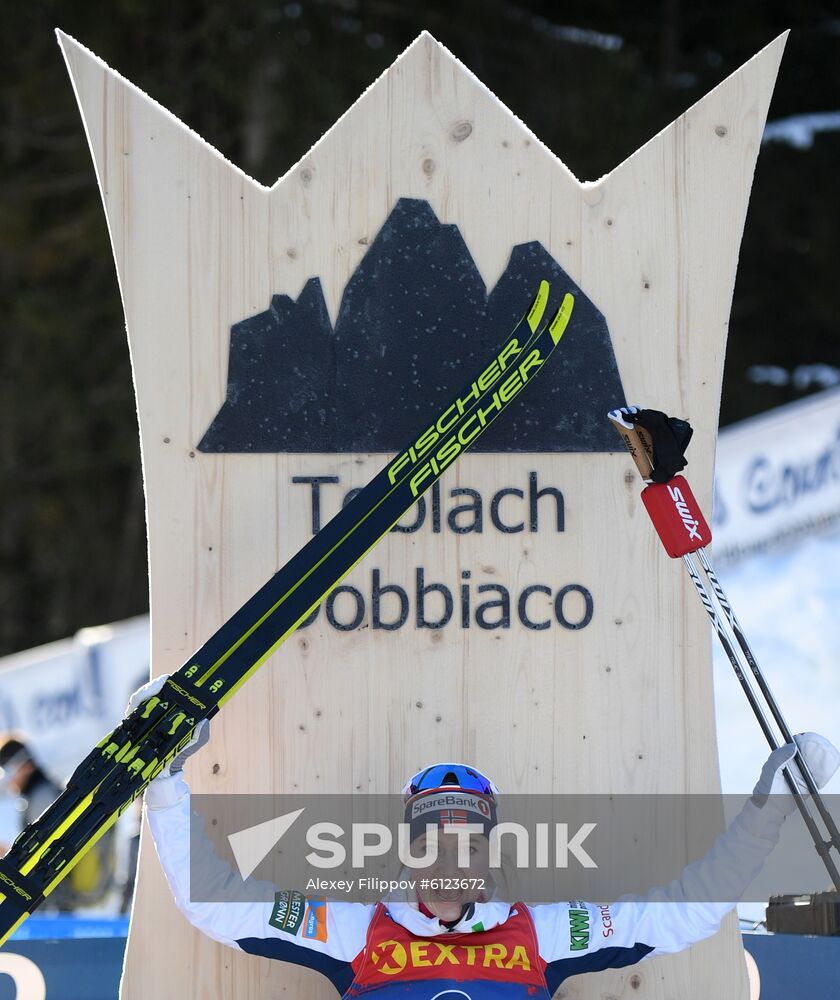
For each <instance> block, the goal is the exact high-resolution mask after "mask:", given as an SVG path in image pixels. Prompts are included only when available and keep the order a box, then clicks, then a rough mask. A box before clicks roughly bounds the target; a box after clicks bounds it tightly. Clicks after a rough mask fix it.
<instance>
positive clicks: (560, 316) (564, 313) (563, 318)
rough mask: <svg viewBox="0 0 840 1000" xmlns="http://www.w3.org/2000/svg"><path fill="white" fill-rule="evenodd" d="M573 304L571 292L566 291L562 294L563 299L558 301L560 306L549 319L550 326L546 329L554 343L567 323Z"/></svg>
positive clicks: (573, 299)
mask: <svg viewBox="0 0 840 1000" xmlns="http://www.w3.org/2000/svg"><path fill="white" fill-rule="evenodd" d="M574 306H575V297H574V295H572V293H571V292H566V294H565V295H564V296H563V301H562V302H561V303H560V308H559V309H558V310H557V312H556V313H555V315H554V319H553V320H552V321H551V326H549V328H548V330H549V333H550V334H551V339H552V340H553V341H554V343H555V344H556V343H557V342H558V341H559V340H560V338H561V337H562V336H563V334H564V333H565V331H566V327H567V326H568V325H569V319H570V318H571V315H572V309H574Z"/></svg>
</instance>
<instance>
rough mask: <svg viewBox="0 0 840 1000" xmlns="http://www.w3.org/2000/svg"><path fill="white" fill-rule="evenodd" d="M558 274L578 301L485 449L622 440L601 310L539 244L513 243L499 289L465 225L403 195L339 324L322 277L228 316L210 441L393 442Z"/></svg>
mask: <svg viewBox="0 0 840 1000" xmlns="http://www.w3.org/2000/svg"><path fill="white" fill-rule="evenodd" d="M542 278H545V279H547V280H548V281H550V282H551V298H550V301H549V307H548V309H547V311H546V317H548V316H550V314H551V312H552V311H553V310H554V309H556V308H557V306H558V305H559V304H560V301H561V300H562V298H563V295H564V294H565V292H572V293H573V294H574V295H575V297H576V301H575V307H574V313H573V316H572V320H571V322H570V323H569V327H568V329H567V330H566V333H565V334H564V336H563V340H562V341H561V342H560V346H559V347H558V348H557V351H556V353H555V355H554V357H553V358H552V361H551V364H550V366H549V367H548V368H547V369H546V371H545V372H544V373H542V374H541V375H540V377H539V378H538V379H536V380H535V381H534V383H533V385H531V386H530V387H529V388H528V389H527V391H526V392H524V393H523V394H522V396H521V397H520V398H519V399H517V400H516V402H515V403H513V404H512V405H511V406H510V408H509V409H508V410H507V411H506V412H505V414H504V417H503V418H502V419H500V420H498V421H497V422H496V423H494V424H493V425H492V426H491V427H489V428H488V429H487V431H486V433H485V434H483V435H482V436H481V438H479V440H478V442H477V443H476V447H475V448H474V450H476V451H494V452H505V451H519V452H564V451H572V452H590V451H596V452H597V451H614V450H615V448H616V443H615V432H614V431H613V429H612V427H611V426H610V424H609V422H608V421H607V419H606V413H607V411H608V410H611V409H613V408H614V407H616V406H621V405H623V404H624V402H625V400H624V391H623V389H622V386H621V378H620V376H619V373H618V367H617V365H616V362H615V355H614V354H613V349H612V343H611V341H610V334H609V330H608V329H607V324H606V321H605V320H604V317H603V316H602V315H601V313H600V312H599V311H598V310H597V309H596V308H595V306H594V305H593V304H592V303H591V302H590V301H589V299H588V298H587V297H586V296H585V295H584V294H583V292H581V290H580V289H579V288H578V286H577V285H576V284H575V283H574V282H573V281H572V280H571V278H570V277H569V276H568V275H567V274H566V272H565V271H564V270H563V269H562V268H561V267H560V265H559V264H558V263H557V262H556V261H555V260H554V258H553V257H552V256H551V255H550V254H549V253H548V251H547V250H546V249H545V248H544V247H543V246H542V245H541V244H540V243H536V242H534V243H525V244H522V245H520V246H516V247H514V248H513V251H512V253H511V255H510V260H509V262H508V265H507V267H506V268H505V272H504V274H503V275H502V276H501V278H500V279H499V281H498V283H497V284H496V287H495V288H494V289H493V290H492V291H491V292H490V293H489V295H488V293H487V290H486V288H485V286H484V283H483V281H482V280H481V276H480V274H479V273H478V269H477V268H476V266H475V263H474V261H473V258H472V256H471V254H470V252H469V249H468V248H467V246H466V244H465V243H464V240H463V239H462V237H461V233H460V231H459V229H458V227H457V226H453V225H443V224H442V223H441V222H440V221H439V220H438V219H437V217H436V216H435V213H434V212H433V211H432V208H431V206H430V205H429V203H428V202H426V201H421V200H416V199H410V198H402V199H400V200H399V201H398V202H397V204H396V206H395V207H394V209H393V211H392V212H391V214H390V215H389V216H388V219H387V221H386V222H385V224H384V225H383V227H382V229H381V230H380V231H379V233H378V234H377V236H376V238H375V239H374V241H373V242H372V243H371V245H370V248H369V249H368V251H367V253H366V254H365V256H364V258H363V259H362V261H361V263H360V264H359V266H358V267H357V269H356V271H355V272H354V274H353V276H352V277H351V278H350V280H349V281H348V283H347V286H346V288H345V290H344V295H343V297H342V300H341V306H340V309H339V312H338V318H337V320H336V324H335V329H334V330H333V329H332V326H331V324H330V320H329V315H328V314H327V309H326V305H325V302H324V296H323V292H322V290H321V283H320V281H319V279H318V278H312V279H310V280H309V281H308V282H307V283H306V285H305V287H304V289H303V291H302V292H301V294H300V296H299V298H298V299H297V301H293V300H292V299H291V298H289V296H287V295H275V296H274V297H273V298H272V300H271V307H270V308H269V309H268V310H267V311H266V312H262V313H259V314H258V315H256V316H252V317H250V318H249V319H246V320H243V321H242V322H241V323H237V324H235V325H234V326H233V327H231V336H230V362H229V369H228V384H227V398H226V400H225V402H224V404H223V406H222V408H221V409H220V410H219V412H218V414H217V415H216V417H215V419H214V420H213V422H212V423H211V425H210V427H209V428H208V429H207V432H206V433H205V435H204V437H203V438H202V439H201V442H200V443H199V445H198V447H199V449H200V450H201V451H205V452H395V451H399V450H400V449H401V448H403V447H404V446H405V443H406V441H409V440H410V439H411V438H412V436H413V435H415V434H417V433H419V432H420V431H422V430H423V429H424V428H425V426H426V425H427V424H429V423H431V422H432V421H433V420H434V419H435V417H436V416H437V414H438V413H439V412H440V411H441V410H442V409H444V407H445V406H446V405H448V403H449V402H450V401H451V399H452V397H454V395H455V394H456V393H457V392H459V391H460V390H461V388H462V387H463V386H464V385H465V384H466V383H467V382H468V381H469V380H470V379H471V378H473V377H475V375H476V374H477V373H478V372H479V371H481V369H482V368H483V367H484V366H485V364H487V363H488V362H489V359H490V358H491V357H492V355H493V352H494V350H495V349H496V348H497V347H498V346H499V345H500V344H502V343H503V342H504V341H505V338H506V337H507V336H508V334H509V333H510V332H511V330H512V329H513V328H514V326H515V325H516V323H517V321H518V320H519V319H520V317H521V316H522V314H523V313H524V312H525V310H526V309H527V307H528V305H529V303H530V301H531V299H532V298H533V296H534V294H535V293H536V290H537V288H538V286H539V282H540V279H542Z"/></svg>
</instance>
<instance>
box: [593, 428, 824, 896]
mask: <svg viewBox="0 0 840 1000" xmlns="http://www.w3.org/2000/svg"><path fill="white" fill-rule="evenodd" d="M659 416H664V414H660V415H659ZM608 417H609V419H610V421H611V422H612V423H613V425H614V426H615V428H616V430H618V432H619V434H620V436H621V438H622V440H623V441H624V444H625V446H626V447H627V450H628V451H629V452H630V455H631V457H632V458H633V461H634V462H635V464H636V468H637V469H638V470H639V473H640V475H641V477H642V479H643V480H645V481H646V482H648V483H649V484H651V480H652V479H653V477H654V469H655V468H656V456H655V451H654V441H653V439H652V437H651V435H650V434H649V433H648V432H647V430H646V429H645V428H644V427H640V426H638V425H637V424H635V423H630V422H628V420H627V419H626V414H625V413H624V412H622V411H621V410H613V411H611V412H610V413H609V414H608ZM665 419H666V420H668V419H670V418H665ZM685 426H687V425H685ZM689 437H690V429H689V433H688V436H686V437H685V438H684V443H685V444H687V443H688V439H689ZM670 446H671V448H673V442H670ZM684 465H685V462H684V460H683V461H682V465H679V466H677V467H678V468H682V467H683V466H684ZM657 471H658V472H659V475H657V477H656V478H657V480H658V481H657V483H655V484H652V485H648V486H647V487H646V489H645V490H644V491H643V492H642V500H643V502H644V504H645V507H646V508H647V511H648V514H649V515H650V517H651V520H652V521H653V525H654V527H655V528H656V531H657V534H658V535H659V537H660V540H661V541H662V543H663V545H664V547H665V550H666V552H667V553H668V555H669V556H671V558H682V560H683V563H684V565H685V567H686V569H687V570H688V573H689V576H690V577H691V581H692V583H693V584H694V587H695V589H696V591H697V593H698V595H699V597H700V599H701V601H702V602H703V606H704V607H705V609H706V612H707V614H708V615H709V618H710V620H711V622H712V625H713V626H714V628H715V632H716V634H717V636H718V639H719V640H720V643H721V645H722V647H723V649H724V652H725V653H726V655H727V658H728V659H729V661H730V663H731V664H732V667H733V669H734V671H735V675H736V677H737V678H738V681H739V682H740V684H741V687H742V688H743V690H744V693H745V695H746V696H747V700H748V701H749V703H750V707H751V708H752V710H753V712H754V714H755V716H756V718H757V720H758V723H759V725H760V727H761V729H762V732H763V733H764V735H765V737H766V739H767V742H768V743H769V745H770V747H771V749H773V750H776V749H778V747H779V746H780V745H781V744H780V742H779V741H778V740H777V738H776V734H775V732H774V730H773V727H772V726H771V724H770V721H769V720H768V718H767V714H766V712H765V710H764V707H763V706H762V704H761V702H760V701H759V699H758V698H757V696H756V694H755V691H754V690H753V687H752V685H751V683H750V680H749V678H748V676H747V672H746V671H745V669H744V662H743V661H742V659H741V657H743V660H744V661H746V666H747V668H748V670H749V672H751V673H752V676H753V678H754V680H755V682H756V684H757V685H758V688H759V691H760V692H761V694H762V695H763V697H764V699H765V702H766V704H767V707H768V708H769V710H770V713H771V715H772V716H773V719H774V720H775V722H776V724H777V726H778V727H779V730H780V732H781V734H782V737H783V739H784V742H785V743H792V744H793V746H794V747H795V748H796V752H795V757H794V760H795V761H796V765H797V767H798V768H799V769H800V771H801V772H802V776H803V778H804V780H805V784H806V786H807V788H808V791H809V792H810V794H811V798H812V801H813V802H814V805H815V806H816V808H817V811H818V812H819V814H820V816H821V817H822V819H823V822H824V823H825V826H826V829H827V831H828V839H827V840H826V839H824V838H823V835H822V833H821V832H820V829H819V827H818V825H817V824H816V822H815V820H814V818H813V816H812V815H811V813H810V811H809V810H808V807H807V804H806V801H805V798H804V797H803V795H802V793H801V792H800V791H799V787H798V785H797V783H796V780H795V778H794V775H793V772H792V771H791V769H790V767H789V766H786V767H785V768H784V769H783V774H784V777H785V781H786V783H787V785H788V788H789V789H790V791H791V794H792V795H793V798H794V801H795V803H796V805H797V807H798V809H799V812H800V814H801V815H802V819H803V820H804V822H805V825H806V827H807V828H808V832H809V833H810V835H811V838H812V840H813V841H814V847H815V848H816V851H817V853H818V854H819V856H820V858H821V859H822V861H823V863H824V864H825V867H826V869H827V871H828V873H829V875H830V877H831V879H832V881H833V883H834V885H835V886H838V887H840V872H838V869H837V866H836V865H835V863H834V860H833V858H832V857H831V854H830V850H831V848H832V847H834V848H835V850H837V851H838V852H840V831H838V829H837V825H836V823H835V822H834V819H833V817H832V816H831V813H830V812H829V811H828V809H827V807H826V805H825V802H824V800H823V798H822V796H821V795H820V791H819V788H818V787H817V784H816V782H815V781H814V778H813V776H812V774H811V772H810V770H809V768H808V765H807V763H806V761H805V758H804V756H803V754H802V753H801V751H800V750H799V747H798V745H797V743H796V741H795V740H794V738H793V734H792V732H791V730H790V727H789V726H788V725H787V722H786V721H785V718H784V716H783V715H782V712H781V709H780V708H779V705H778V703H777V702H776V699H775V698H774V697H773V694H772V692H771V690H770V687H769V685H768V684H767V681H766V679H765V678H764V675H763V673H762V671H761V669H760V667H759V665H758V662H757V660H756V658H755V655H754V654H753V652H752V649H751V647H750V645H749V643H748V641H747V638H746V635H745V633H744V630H743V628H742V627H741V624H740V622H739V621H738V619H737V617H736V615H735V612H734V610H733V609H732V605H731V604H730V602H729V599H728V598H727V596H726V593H725V591H724V589H723V587H722V586H721V584H720V581H719V580H718V578H717V575H716V573H715V571H714V568H713V566H712V563H711V560H710V559H709V556H708V554H707V553H706V549H705V546H706V544H708V542H710V541H711V537H712V536H711V531H710V529H709V527H708V525H707V524H706V521H705V518H704V517H703V514H702V512H701V511H700V509H699V507H698V505H697V501H696V500H695V499H694V497H693V495H692V493H691V490H690V488H689V486H688V483H687V482H686V480H685V479H683V477H682V476H670V477H668V476H667V473H668V472H669V471H670V470H669V469H666V470H664V473H663V470H661V469H659V470H657ZM694 553H696V554H697V557H698V558H699V560H700V564H701V566H702V567H703V572H704V573H705V575H706V578H707V579H708V581H709V584H710V585H711V588H712V591H713V593H714V600H713V598H712V595H711V594H710V593H709V590H708V588H707V587H706V585H705V584H704V583H703V580H702V578H701V576H700V574H699V572H698V569H697V566H696V565H695V563H694V560H693V558H692V555H693V554H694ZM715 601H716V602H717V604H715ZM718 609H720V611H721V612H722V615H721V614H720V613H719V611H718ZM724 622H725V623H726V624H724ZM726 625H728V626H729V628H730V629H731V634H732V636H734V639H735V643H736V644H737V648H736V645H734V644H733V642H732V638H731V636H730V633H729V632H728V631H727V628H726Z"/></svg>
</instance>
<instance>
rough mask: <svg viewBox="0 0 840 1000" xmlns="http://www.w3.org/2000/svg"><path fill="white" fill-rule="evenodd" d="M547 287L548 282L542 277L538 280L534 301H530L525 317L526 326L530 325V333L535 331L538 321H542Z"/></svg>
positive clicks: (546, 303)
mask: <svg viewBox="0 0 840 1000" xmlns="http://www.w3.org/2000/svg"><path fill="white" fill-rule="evenodd" d="M549 289H550V286H549V284H548V282H547V281H546V280H545V279H543V280H542V281H541V282H540V288H539V291H538V292H537V294H536V295H535V296H534V301H533V302H532V303H531V308H530V309H529V310H528V315H527V317H526V319H527V321H528V326H530V327H531V333H536V332H537V329H538V328H539V325H540V323H541V322H542V318H543V314H544V313H545V307H546V306H547V305H548V293H549Z"/></svg>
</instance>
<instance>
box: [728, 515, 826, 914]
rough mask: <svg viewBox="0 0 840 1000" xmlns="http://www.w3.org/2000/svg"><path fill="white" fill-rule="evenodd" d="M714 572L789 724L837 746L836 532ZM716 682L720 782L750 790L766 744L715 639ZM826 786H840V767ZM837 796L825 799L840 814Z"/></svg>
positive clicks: (746, 910) (754, 910) (759, 909)
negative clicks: (824, 738) (837, 806)
mask: <svg viewBox="0 0 840 1000" xmlns="http://www.w3.org/2000/svg"><path fill="white" fill-rule="evenodd" d="M718 577H719V579H720V581H721V583H722V584H723V587H724V590H725V591H726V593H727V596H728V597H729V600H730V603H731V604H732V607H733V608H734V610H735V613H736V615H737V616H738V619H739V621H740V622H741V625H742V626H743V628H744V631H745V633H746V635H747V638H748V639H749V642H750V645H751V647H752V649H753V652H754V653H755V656H756V659H757V660H758V663H759V666H760V667H761V669H762V673H763V674H764V677H765V679H766V681H767V683H768V684H769V686H770V690H771V691H772V693H773V696H774V698H775V699H776V702H777V704H778V705H779V707H780V709H781V711H782V714H783V715H784V717H785V719H786V720H787V723H788V725H789V726H790V728H791V729H792V730H793V732H794V733H799V732H805V731H812V732H818V733H821V734H822V735H823V736H826V737H828V739H830V740H831V741H832V743H834V744H835V745H836V746H840V712H838V706H840V533H835V534H831V535H824V536H812V537H810V538H806V539H803V540H799V541H797V542H796V544H795V546H793V547H789V548H787V549H784V550H782V551H777V552H770V553H763V554H761V555H756V556H752V557H751V558H750V559H748V560H746V561H744V562H741V563H738V564H735V565H731V566H729V567H727V568H726V569H725V570H721V571H720V572H719V573H718ZM714 684H715V710H716V716H717V730H718V734H717V735H718V754H719V757H720V772H721V785H722V788H723V791H724V792H732V793H735V792H743V791H749V790H750V789H751V788H752V787H753V786H754V784H755V782H756V780H757V779H758V775H759V772H760V771H761V766H762V764H763V763H764V761H765V759H766V757H767V754H768V752H769V747H768V745H767V742H766V741H765V739H764V736H763V735H762V733H761V730H760V729H759V726H758V722H757V721H756V719H755V716H754V715H753V714H752V710H751V708H750V706H749V704H748V702H747V699H746V697H745V695H744V692H743V690H742V689H741V685H740V684H739V682H738V680H737V679H736V677H735V673H734V671H733V669H732V666H731V664H730V663H729V660H728V659H727V657H726V655H725V654H724V652H723V649H722V648H721V647H720V644H719V643H718V642H717V640H715V652H714ZM825 791H826V792H827V793H829V794H832V795H834V796H836V795H837V794H838V793H840V773H838V774H837V775H835V776H834V778H832V780H831V781H830V782H829V783H828V785H827V786H826V788H825ZM836 801H837V800H836V799H834V802H830V803H829V806H830V808H831V810H832V813H833V815H834V817H835V819H836V820H837V821H839V822H840V815H838V809H837V808H835V805H834V803H835V802H836ZM788 822H790V823H800V822H802V821H801V819H800V818H799V817H798V816H793V817H791V819H790V820H788ZM827 878H828V876H826V880H827ZM826 884H828V882H827V881H826ZM812 888H813V886H803V887H802V890H803V892H806V891H810V890H811V889H812ZM738 913H739V915H740V917H741V919H742V920H746V921H749V922H750V923H752V922H758V921H762V920H763V919H764V905H763V904H760V903H742V904H741V905H740V906H739V907H738Z"/></svg>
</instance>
